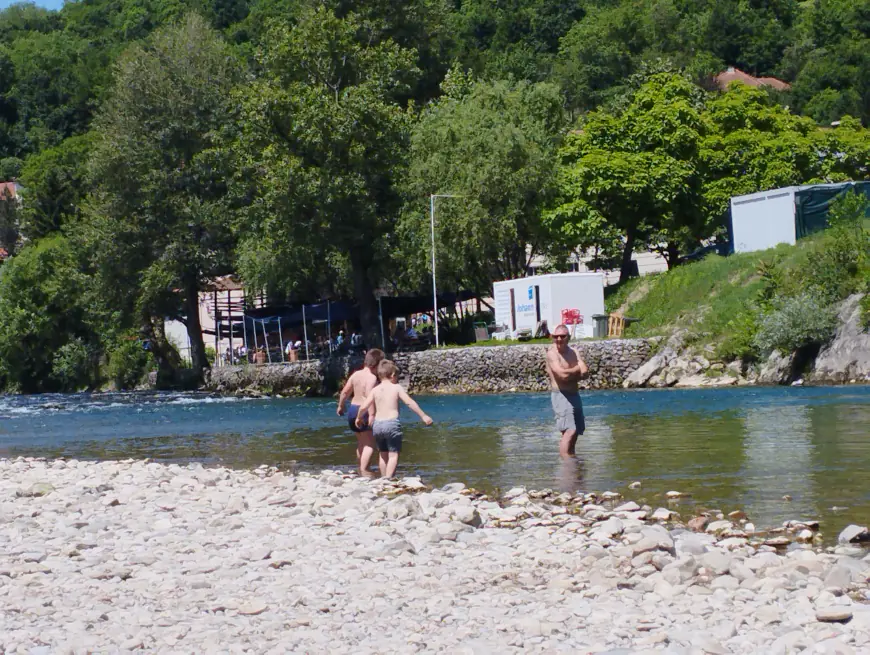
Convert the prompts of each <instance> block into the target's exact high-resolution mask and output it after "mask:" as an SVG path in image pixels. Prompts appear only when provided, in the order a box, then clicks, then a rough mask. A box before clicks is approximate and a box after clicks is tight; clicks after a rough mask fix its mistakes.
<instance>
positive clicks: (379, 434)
mask: <svg viewBox="0 0 870 655" xmlns="http://www.w3.org/2000/svg"><path fill="white" fill-rule="evenodd" d="M398 376H399V369H398V368H396V365H395V364H393V362H391V361H389V360H387V359H385V360H383V361H382V362H381V363H380V364H378V378H379V379H380V381H381V383H380V384H379V385H378V386H376V387H375V388H374V389H372V391H371V393H370V394H369V395H368V397H367V398H366V401H365V402H364V403H363V404H362V406H361V407H360V408H359V416H358V417H357V419H356V424H357V426H358V427H362V424H363V416H364V414H365V412H366V411H368V412H369V416H372V417H374V423H373V424H372V432H373V433H374V437H375V443H376V444H377V446H378V450H379V451H380V454H379V459H378V468H379V469H380V471H381V476H383V477H386V478H391V477H393V474H394V473H395V472H396V467H397V466H398V465H399V453H400V452H401V450H402V425H401V423H399V400H401V401H402V402H403V403H405V404H406V405H407V406H408V407H409V408H410V409H411V411H413V412H414V413H415V414H417V416H419V417H420V419H421V420H422V421H423V423H425V424H426V425H432V419H431V418H429V416H428V415H427V414H426V413H425V412H423V410H422V409H420V406H419V405H418V404H417V403H416V402H414V399H413V398H411V397H410V396H409V395H408V392H407V391H405V390H404V389H403V388H402V387H401V386H400V385H399V384H398Z"/></svg>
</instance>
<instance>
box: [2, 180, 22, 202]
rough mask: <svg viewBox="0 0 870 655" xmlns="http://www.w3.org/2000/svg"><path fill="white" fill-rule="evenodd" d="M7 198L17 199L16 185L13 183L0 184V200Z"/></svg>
mask: <svg viewBox="0 0 870 655" xmlns="http://www.w3.org/2000/svg"><path fill="white" fill-rule="evenodd" d="M7 194H8V197H10V198H17V197H18V185H17V184H16V183H15V182H0V200H6V198H7Z"/></svg>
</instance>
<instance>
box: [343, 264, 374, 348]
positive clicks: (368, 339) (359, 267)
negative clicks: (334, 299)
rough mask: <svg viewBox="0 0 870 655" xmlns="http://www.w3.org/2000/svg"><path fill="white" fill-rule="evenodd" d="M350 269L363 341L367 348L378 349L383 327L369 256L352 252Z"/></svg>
mask: <svg viewBox="0 0 870 655" xmlns="http://www.w3.org/2000/svg"><path fill="white" fill-rule="evenodd" d="M350 267H351V274H352V276H353V293H354V296H356V299H357V302H359V320H360V323H361V324H362V333H363V341H364V342H365V345H366V347H367V348H378V347H380V346H381V326H380V323H379V321H380V319H379V318H378V301H377V299H376V298H375V289H374V286H372V282H371V279H370V278H369V269H370V268H371V261H370V257H369V255H368V254H367V253H363V252H361V251H359V250H352V251H351V253H350Z"/></svg>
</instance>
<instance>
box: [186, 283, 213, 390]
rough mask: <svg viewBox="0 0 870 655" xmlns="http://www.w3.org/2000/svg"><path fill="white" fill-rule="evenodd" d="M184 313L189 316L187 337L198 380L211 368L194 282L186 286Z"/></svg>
mask: <svg viewBox="0 0 870 655" xmlns="http://www.w3.org/2000/svg"><path fill="white" fill-rule="evenodd" d="M184 313H185V315H186V316H187V321H186V327H187V336H188V338H189V339H190V359H191V361H192V362H193V370H194V372H195V374H196V376H197V377H198V378H201V377H202V372H203V371H204V370H206V369H208V368H210V366H209V363H208V357H206V355H205V343H204V342H203V340H202V325H201V324H200V322H199V285H198V284H197V283H196V281H194V280H188V281H185V284H184Z"/></svg>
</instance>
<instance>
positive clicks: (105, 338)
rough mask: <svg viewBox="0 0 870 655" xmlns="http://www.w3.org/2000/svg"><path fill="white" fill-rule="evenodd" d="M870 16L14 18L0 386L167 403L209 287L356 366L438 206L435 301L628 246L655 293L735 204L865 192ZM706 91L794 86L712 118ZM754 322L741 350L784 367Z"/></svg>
mask: <svg viewBox="0 0 870 655" xmlns="http://www.w3.org/2000/svg"><path fill="white" fill-rule="evenodd" d="M867 15H870V0H861V1H860V2H854V1H852V0H848V1H847V0H819V1H818V2H815V3H798V2H795V1H793V0H785V1H783V2H777V3H772V4H771V3H754V2H748V3H747V2H745V1H743V0H717V1H716V2H711V1H709V0H690V1H689V2H680V3H675V2H672V1H671V0H620V1H617V2H611V1H606V2H605V1H604V0H568V1H566V0H521V1H517V2H513V3H491V2H488V1H484V0H462V1H457V2H452V3H448V2H443V1H442V0H409V1H408V2H402V3H395V2H380V1H378V2H354V1H350V0H229V1H221V2H214V1H213V0H197V1H196V2H192V1H189V0H179V1H176V2H169V1H168V0H148V1H147V2H144V3H143V2H139V1H138V0H137V1H134V0H118V1H113V2H109V1H108V0H78V1H70V2H67V3H66V4H65V6H64V7H63V9H62V10H60V11H46V10H44V9H40V8H38V7H36V6H34V5H31V4H26V3H25V4H18V5H13V6H12V7H10V8H7V9H5V10H3V11H2V12H0V177H2V178H4V180H10V179H15V180H17V182H18V183H20V185H21V187H20V196H21V204H20V205H19V204H18V203H17V202H14V201H12V199H11V198H5V199H3V200H0V248H3V249H4V250H5V252H6V254H7V255H8V258H7V259H6V261H5V263H3V264H2V270H0V321H2V323H3V325H2V327H0V388H4V389H9V390H20V391H27V392H34V391H54V390H73V389H82V388H93V387H98V386H101V385H104V384H106V383H107V382H111V383H112V384H113V385H115V386H118V387H129V386H130V385H132V384H133V383H134V382H135V380H137V379H139V377H140V376H141V374H142V373H144V371H145V370H146V369H148V368H156V369H157V370H158V373H159V374H160V375H161V376H164V378H163V379H171V378H172V377H173V376H174V375H175V372H176V371H177V370H178V369H179V367H180V366H181V359H180V357H179V355H178V352H177V351H176V350H175V348H174V346H173V345H172V344H170V343H169V342H168V340H167V338H166V336H165V334H164V332H163V323H164V320H165V319H167V318H173V319H178V320H181V321H182V322H183V323H185V324H186V326H187V331H188V335H189V337H190V343H191V355H192V359H193V375H194V377H196V376H198V375H200V374H201V372H202V370H203V369H204V368H206V367H207V366H208V363H209V357H208V353H207V352H206V348H205V345H204V343H203V340H202V333H201V329H200V325H199V321H198V311H197V309H198V293H199V291H201V290H202V289H203V288H204V287H205V285H206V283H207V281H208V280H209V279H210V278H213V277H214V276H218V275H223V274H227V273H231V272H233V273H236V274H238V275H239V276H240V277H241V279H242V280H243V282H244V283H245V284H246V285H247V286H248V287H250V288H251V289H253V290H256V291H257V292H258V293H260V292H263V293H265V295H266V296H267V297H268V298H269V299H271V300H273V301H275V302H279V303H282V302H296V301H300V300H305V301H312V300H316V299H324V298H354V299H355V300H356V301H357V302H358V303H359V306H360V309H361V319H362V328H363V332H364V334H365V335H366V337H367V339H368V340H369V341H377V340H378V338H379V337H378V334H379V330H378V326H377V313H376V307H377V303H376V293H382V292H385V291H387V292H395V293H403V294H414V293H423V292H425V293H428V292H430V290H431V287H429V281H428V275H429V269H428V267H429V261H430V254H431V251H430V242H429V228H428V221H427V216H426V213H427V210H428V201H429V194H431V193H440V194H452V195H453V196H455V197H453V198H442V199H440V200H439V206H438V225H437V226H436V247H437V250H438V253H439V261H438V264H437V266H438V270H437V273H438V276H439V279H440V280H443V282H442V283H441V284H440V286H441V289H443V290H445V291H447V290H454V291H455V290H459V289H468V290H471V291H473V292H475V293H477V294H480V295H483V296H485V295H488V294H489V293H490V292H491V287H490V284H491V281H492V279H494V278H496V277H513V276H516V275H522V274H523V273H524V272H525V270H526V268H527V266H528V265H529V263H530V261H531V257H532V256H533V255H540V256H543V257H545V258H546V260H547V264H546V266H547V267H548V268H549V269H551V270H554V271H558V270H564V269H565V268H566V267H567V258H568V255H569V253H571V252H572V251H575V250H577V249H581V250H584V251H585V252H586V253H588V254H590V255H592V256H593V257H594V263H595V264H596V265H598V266H601V267H607V268H610V267H614V266H615V267H617V268H621V269H622V271H623V277H626V276H627V274H628V270H629V269H628V264H629V263H630V259H631V254H632V253H633V252H634V251H636V250H642V249H652V250H655V251H658V252H661V253H662V254H663V255H664V256H665V257H666V259H667V261H668V263H669V266H672V267H674V272H673V275H674V276H677V277H678V276H679V275H681V274H682V273H681V272H680V271H679V267H678V265H679V264H680V263H681V262H682V261H683V257H684V256H685V255H686V254H687V253H690V252H692V251H694V250H695V249H696V248H697V247H698V246H699V245H700V244H702V243H707V242H709V241H710V240H716V239H722V238H723V237H724V220H725V216H726V211H727V207H728V198H729V197H730V196H731V195H734V194H738V193H748V192H752V191H757V190H761V189H767V188H772V187H776V186H781V185H789V184H801V183H809V182H825V181H842V180H848V179H856V180H857V179H867V178H868V176H870V171H868V161H870V138H868V132H867V129H866V124H867V122H868V120H870V104H868V98H870V78H868V71H870V54H868V53H870V48H868V47H867V46H868V45H870V44H868V40H870V27H868V22H867ZM729 66H734V67H737V68H740V69H742V70H745V71H746V72H747V73H750V74H752V75H756V76H776V77H779V78H781V79H783V80H785V81H786V82H788V83H791V85H792V87H791V90H790V91H782V90H781V91H773V90H772V89H771V88H770V87H763V88H758V89H757V88H749V87H746V86H740V85H738V86H735V87H732V88H730V89H729V90H727V91H725V92H723V91H721V90H720V89H718V88H717V86H716V84H715V83H714V77H713V76H714V75H715V74H716V73H719V72H721V71H723V70H725V69H726V68H727V67H729ZM834 121H836V122H837V125H836V126H832V122H834ZM832 238H833V237H832ZM832 252H833V251H832ZM837 252H839V251H837ZM837 256H839V255H837ZM819 257H820V258H822V259H824V256H822V255H819ZM742 261H743V260H741V259H739V258H738V259H735V260H734V261H733V262H732V261H726V262H724V263H715V264H714V263H707V262H705V263H704V266H709V267H711V268H710V270H709V272H708V273H705V275H706V274H709V276H711V278H712V277H714V276H715V275H718V274H724V275H734V276H744V273H743V272H742V271H743V268H742V266H743V264H741V262H742ZM771 266H773V267H774V269H775V270H779V268H781V267H782V266H783V265H782V264H781V263H778V262H773V263H772V264H771ZM831 266H834V264H831ZM716 267H720V268H716ZM714 268H716V270H714ZM720 269H721V270H720ZM732 269H733V270H732ZM705 270H706V269H705ZM747 270H748V269H747ZM771 275H772V277H771V279H770V281H764V280H766V278H764V277H763V276H761V277H759V274H758V273H757V272H753V273H752V274H748V273H746V274H745V280H746V284H745V285H742V286H741V285H738V286H740V288H741V289H744V290H743V291H741V293H744V294H745V298H743V300H747V301H748V299H750V298H752V297H755V296H753V294H756V293H757V292H758V289H756V288H755V287H756V286H759V285H767V286H765V287H764V288H765V289H767V293H769V294H771V297H770V298H769V299H768V300H767V301H765V302H768V303H769V306H765V308H764V311H766V312H768V311H769V312H774V311H778V312H782V313H783V315H789V316H790V315H792V314H800V313H801V311H802V309H801V308H804V309H806V308H807V307H809V305H807V304H806V303H807V302H809V301H808V300H806V299H801V298H800V297H799V296H798V295H788V293H787V289H788V287H787V285H786V286H776V285H778V284H780V282H779V281H778V278H775V276H774V275H773V274H771ZM850 275H851V274H850ZM677 277H675V278H674V279H675V280H676V279H677ZM663 279H664V278H663ZM850 279H851V278H850ZM740 280H743V278H742V277H741V278H740ZM828 283H832V282H831V281H830V280H829V281H828ZM675 284H676V283H675ZM692 284H695V282H694V281H692ZM710 284H712V281H711V282H710ZM782 284H785V283H782ZM843 292H844V291H843V289H840V288H839V287H838V290H837V292H836V294H835V295H837V297H839V296H842V293H843ZM650 293H653V295H654V294H655V292H654V291H653V290H652V289H651V290H650ZM726 295H727V294H726ZM822 295H824V294H822ZM779 296H783V297H785V296H788V297H789V298H792V299H793V300H792V301H791V302H792V304H783V305H782V306H779V305H776V303H777V302H780V301H779V300H778V297H779ZM814 299H815V300H814V301H816V300H818V301H819V302H824V303H827V304H830V302H831V301H830V298H827V297H820V296H818V295H817V296H814ZM739 300H740V299H739V298H737V297H735V298H734V299H733V300H732V301H731V302H733V303H734V307H733V308H732V309H733V310H734V311H730V310H729V311H726V310H724V309H723V310H722V315H723V316H724V315H727V316H728V320H729V321H737V323H735V325H737V324H738V323H739V324H743V323H741V321H742V322H747V321H748V319H746V317H745V315H744V314H745V312H744V314H741V313H740V312H738V311H737V304H738V301H739ZM801 303H803V304H801ZM826 306H827V305H826ZM699 316H700V314H699ZM706 316H707V318H703V319H702V318H699V319H698V320H701V321H707V322H709V323H710V325H709V326H707V327H705V328H704V329H706V330H708V331H709V330H713V329H714V328H713V327H711V326H712V323H713V322H714V318H712V316H714V315H710V314H707V315H706ZM741 317H743V318H741ZM655 323H656V320H649V321H645V322H644V324H643V326H644V327H643V328H641V329H652V327H653V325H654V324H655ZM755 324H757V330H756V332H753V333H752V335H751V339H750V338H749V337H748V336H746V338H745V339H744V340H745V341H746V343H750V342H751V343H752V344H756V343H758V344H760V345H758V346H757V347H758V348H762V347H767V346H768V345H770V343H773V342H777V343H778V342H779V341H778V340H779V337H778V336H776V335H775V334H770V335H769V336H768V337H765V336H764V335H767V334H768V333H767V332H766V331H765V330H764V329H763V321H762V322H758V321H756V323H754V325H755ZM747 325H748V323H747ZM747 329H748V328H747ZM759 335H761V336H759ZM765 338H767V339H768V341H767V342H765V341H764V340H765ZM759 340H760V341H759ZM762 342H763V343H762ZM768 342H769V343H768ZM146 345H147V350H146V349H145V346H146ZM723 347H724V346H723ZM753 347H755V346H753ZM137 348H139V350H137ZM733 348H735V352H738V351H739V352H741V353H744V354H746V356H750V355H751V353H749V350H748V348H749V347H748V346H746V347H743V346H740V347H738V346H733Z"/></svg>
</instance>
